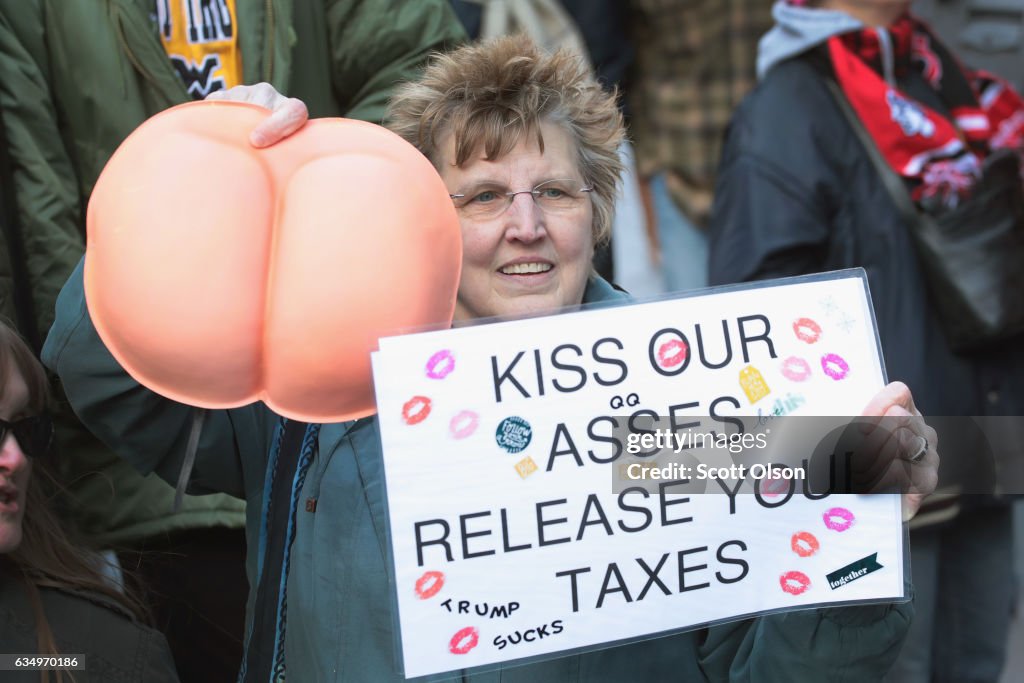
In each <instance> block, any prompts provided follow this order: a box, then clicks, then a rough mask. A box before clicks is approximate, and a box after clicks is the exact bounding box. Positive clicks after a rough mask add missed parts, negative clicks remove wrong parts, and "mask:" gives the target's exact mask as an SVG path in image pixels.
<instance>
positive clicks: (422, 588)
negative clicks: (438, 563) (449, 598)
mask: <svg viewBox="0 0 1024 683" xmlns="http://www.w3.org/2000/svg"><path fill="white" fill-rule="evenodd" d="M443 587H444V574H442V573H441V572H427V573H426V574H424V575H423V576H421V577H420V578H419V579H417V580H416V588H415V591H416V597H417V598H419V599H420V600H427V599H428V598H432V597H434V596H435V595H437V594H438V592H440V590H441V588H443Z"/></svg>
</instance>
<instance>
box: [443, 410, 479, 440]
mask: <svg viewBox="0 0 1024 683" xmlns="http://www.w3.org/2000/svg"><path fill="white" fill-rule="evenodd" d="M478 424H480V416H479V415H477V414H476V413H474V412H473V411H472V410H463V411H462V412H461V413H459V414H457V415H456V416H455V417H453V418H452V420H451V422H449V423H448V431H449V432H450V433H451V435H452V437H453V438H456V439H465V438H466V437H467V436H470V435H472V434H473V432H475V431H476V427H477V425H478Z"/></svg>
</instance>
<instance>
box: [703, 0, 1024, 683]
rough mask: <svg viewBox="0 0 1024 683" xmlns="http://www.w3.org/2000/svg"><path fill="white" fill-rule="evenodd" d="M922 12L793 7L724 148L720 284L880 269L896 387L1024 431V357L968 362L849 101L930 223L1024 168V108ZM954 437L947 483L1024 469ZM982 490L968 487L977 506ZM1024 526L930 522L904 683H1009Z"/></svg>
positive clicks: (986, 510) (865, 5)
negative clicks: (987, 166)
mask: <svg viewBox="0 0 1024 683" xmlns="http://www.w3.org/2000/svg"><path fill="white" fill-rule="evenodd" d="M910 4H911V3H910V0H819V1H818V2H808V1H807V0H803V1H800V0H788V1H785V0H780V1H779V2H776V4H775V6H774V8H773V16H774V18H775V22H776V24H775V26H774V28H773V29H772V30H771V31H769V33H767V34H766V35H765V36H764V37H763V39H762V40H761V43H760V46H759V58H758V77H759V85H758V87H757V88H756V89H755V90H754V91H753V92H752V93H751V94H750V95H749V96H748V97H747V98H746V99H745V100H744V102H743V103H742V104H741V105H740V106H739V107H738V108H737V110H736V112H735V114H734V116H733V119H732V122H731V124H730V128H729V132H728V135H727V140H726V142H725V148H724V151H723V156H722V163H721V166H720V171H719V177H718V182H717V185H716V196H715V200H714V205H713V208H712V217H711V235H710V257H709V274H710V280H711V284H713V285H715V284H727V283H733V282H740V281H748V280H756V279H763V278H769V277H781V276H788V275H801V274H807V273H814V272H823V271H830V270H837V269H841V268H853V267H863V268H865V269H866V271H867V274H868V280H869V285H870V288H871V293H872V297H873V301H874V307H875V315H876V319H877V322H878V327H879V334H880V338H881V344H882V349H883V353H884V356H885V362H886V369H887V371H888V375H889V379H890V380H901V381H904V382H906V383H908V384H909V385H910V386H913V387H915V391H916V392H919V394H920V401H919V404H920V405H921V410H922V412H924V413H925V414H926V415H930V416H957V417H959V416H1011V415H1016V416H1019V415H1022V414H1024V339H1021V338H1020V337H1019V336H1018V337H1016V338H1013V339H1010V340H1008V341H1005V342H1000V343H996V344H992V345H990V346H988V347H986V348H985V349H984V350H982V351H975V352H970V353H967V352H954V351H953V349H952V348H951V345H950V343H949V341H948V340H947V339H946V338H945V336H944V333H943V329H942V327H941V324H940V322H939V318H938V315H937V312H936V310H935V308H934V303H933V300H932V299H931V298H930V297H931V296H932V295H931V294H930V293H929V290H928V286H927V283H926V281H925V277H924V275H923V273H922V270H921V266H920V263H919V261H918V257H917V254H916V251H915V245H914V242H913V239H912V236H911V234H910V231H909V226H908V225H907V220H906V219H905V218H904V217H903V214H902V213H901V212H900V210H899V209H898V208H897V206H896V204H895V202H894V201H893V199H892V196H891V195H890V194H889V192H887V190H886V187H885V184H884V182H883V180H882V177H881V175H880V173H879V172H878V171H877V170H876V167H875V166H874V165H873V163H872V161H871V157H870V156H869V154H868V151H867V148H866V146H865V144H864V143H863V142H862V141H861V139H860V138H859V137H858V135H857V133H856V132H855V129H854V128H853V126H852V124H851V122H850V121H849V120H847V118H846V116H845V115H844V114H843V110H842V109H841V108H840V105H839V103H838V101H837V99H836V97H837V95H838V96H841V97H842V98H844V99H845V100H846V102H847V103H848V104H849V106H850V107H851V108H852V110H853V112H854V113H855V115H856V117H857V119H859V121H860V123H861V124H862V126H863V127H864V129H866V131H867V133H868V135H869V137H870V139H871V140H872V141H873V143H874V144H875V146H876V147H877V149H878V150H879V151H880V153H881V155H882V157H883V158H884V161H885V163H886V164H887V165H888V166H889V167H891V168H892V170H893V171H895V173H896V174H898V176H899V177H901V178H902V180H903V182H904V183H905V185H906V187H907V189H908V191H909V193H910V197H911V198H912V200H913V202H914V205H915V207H916V208H917V210H918V211H922V212H927V213H929V214H930V215H933V216H939V215H942V214H944V213H945V212H948V211H950V210H952V209H954V208H955V207H957V206H958V205H960V204H961V203H962V202H965V201H970V199H971V197H972V196H973V192H974V190H975V188H976V185H977V182H978V179H979V177H980V174H981V169H982V167H983V164H984V161H985V159H986V158H987V157H989V156H991V155H993V154H994V153H996V152H999V151H1000V150H1009V153H1013V154H1017V155H1020V154H1021V153H1022V151H1024V100H1022V99H1021V97H1020V96H1019V95H1017V93H1015V92H1014V91H1013V89H1012V88H1011V87H1010V86H1009V85H1008V84H1007V83H1006V82H1005V81H1003V80H1001V79H1000V78H998V77H996V76H995V75H992V74H988V73H984V72H979V71H972V70H971V69H969V68H968V67H967V66H966V65H964V64H962V63H961V62H960V61H959V60H958V59H957V57H956V55H955V54H954V53H953V52H951V51H950V49H949V47H948V46H946V45H944V44H943V43H942V42H941V41H940V40H939V39H938V37H937V36H936V35H934V33H933V32H932V31H931V30H930V29H929V28H928V26H926V25H925V24H924V23H922V22H921V21H919V20H918V19H916V18H915V17H914V16H913V14H911V13H910V11H909V10H910ZM829 81H832V82H833V83H834V84H835V86H837V91H834V90H833V89H832V88H831V87H830V85H829ZM1000 153H1001V154H1006V152H1000ZM1022 266H1024V264H1022ZM817 312H818V313H821V314H822V315H825V313H823V312H822V311H817ZM940 422H941V419H940ZM950 423H951V424H963V422H962V421H961V422H957V421H955V420H954V421H951V422H950ZM939 431H940V439H941V440H942V443H943V468H944V469H945V468H946V465H947V462H952V463H953V465H954V467H956V465H957V463H958V462H959V463H961V464H962V466H963V467H964V468H965V469H975V470H980V469H982V468H984V467H986V466H987V467H989V469H991V468H993V467H995V468H998V467H1000V466H1005V465H1006V464H1007V463H1009V464H1011V465H1017V466H1019V464H1020V460H1021V457H1020V456H1021V453H1020V446H1019V443H1020V441H1019V440H1016V441H1014V442H1011V441H1012V440H1006V441H1007V443H1005V444H1003V443H1000V444H994V445H993V446H992V451H993V452H991V453H988V452H985V451H983V450H982V449H981V447H980V446H979V441H978V440H977V438H976V437H977V435H976V434H969V433H957V432H956V431H953V432H951V433H946V434H943V433H942V430H941V427H940V428H939ZM993 455H994V456H995V457H994V458H993V457H991V456H993ZM993 463H994V464H993ZM993 477H996V478H997V479H998V469H996V471H995V472H994V473H993ZM980 490H981V489H980V487H975V488H973V489H971V488H969V487H968V486H966V485H965V486H964V488H963V493H975V494H977V493H978V492H979V491H980ZM1011 512H1012V510H1011V507H1010V505H1009V503H1008V502H1006V501H1005V499H1000V498H998V497H994V496H990V495H961V496H959V497H957V496H951V497H948V498H944V499H941V500H936V501H934V502H933V504H932V505H931V506H930V510H928V511H926V512H925V513H923V516H922V523H919V524H918V525H917V526H916V527H915V528H912V530H911V550H912V573H913V581H914V593H915V611H916V617H915V620H914V623H913V624H912V626H911V633H910V635H909V637H908V639H907V642H906V644H905V646H904V648H903V651H902V653H901V655H900V658H899V660H898V661H897V664H896V665H895V667H894V669H893V670H892V671H891V672H890V674H889V678H888V679H887V680H890V681H922V682H934V681H957V682H958V683H969V682H972V681H979V682H980V681H997V680H998V679H999V676H1000V672H1001V670H1002V667H1003V662H1004V659H1005V653H1006V635H1007V632H1008V628H1009V621H1010V609H1011V603H1012V598H1011V596H1012V593H1013V571H1012V558H1013V553H1012V528H1011ZM928 521H931V522H932V523H931V524H925V522H928Z"/></svg>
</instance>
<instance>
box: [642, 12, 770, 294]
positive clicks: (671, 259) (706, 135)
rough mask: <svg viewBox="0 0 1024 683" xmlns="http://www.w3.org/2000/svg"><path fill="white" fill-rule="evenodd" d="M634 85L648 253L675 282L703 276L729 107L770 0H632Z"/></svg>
mask: <svg viewBox="0 0 1024 683" xmlns="http://www.w3.org/2000/svg"><path fill="white" fill-rule="evenodd" d="M631 3H632V38H633V42H634V45H635V46H636V63H635V67H636V68H635V73H634V78H633V80H632V82H631V90H630V93H629V104H630V108H631V109H630V111H631V113H632V121H631V123H630V130H631V133H632V137H633V138H634V141H635V144H636V156H637V166H638V169H639V172H640V176H641V179H642V181H643V187H644V204H645V211H646V214H647V224H648V236H649V238H650V240H651V247H652V258H653V260H654V261H655V263H658V262H660V264H661V267H662V269H663V271H664V276H665V282H666V285H667V288H668V289H669V290H670V291H677V290H682V289H692V288H694V287H703V286H705V285H706V284H707V253H708V249H707V235H706V232H705V229H706V225H707V221H708V215H709V213H710V210H711V196H712V190H713V188H714V184H715V169H716V168H717V166H718V159H719V156H720V153H721V141H722V137H723V135H724V132H725V128H726V125H727V124H728V123H729V118H730V116H731V115H732V112H733V109H734V108H735V106H736V105H737V104H739V102H740V100H741V99H742V98H743V96H744V95H746V93H747V92H748V91H749V90H750V89H751V87H752V86H753V85H754V82H755V73H754V67H755V63H756V61H757V41H758V39H759V38H760V37H761V35H762V34H763V33H765V32H766V31H767V30H768V29H769V28H771V26H772V17H771V3H769V2H766V1H765V0H631Z"/></svg>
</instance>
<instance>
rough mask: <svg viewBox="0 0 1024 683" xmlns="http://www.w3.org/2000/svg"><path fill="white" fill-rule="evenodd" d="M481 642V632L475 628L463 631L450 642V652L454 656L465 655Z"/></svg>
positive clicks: (471, 627)
mask: <svg viewBox="0 0 1024 683" xmlns="http://www.w3.org/2000/svg"><path fill="white" fill-rule="evenodd" d="M479 642H480V632H479V631H477V630H476V628H475V627H473V626H467V627H466V628H464V629H462V630H461V631H459V632H458V633H456V634H455V635H454V636H452V639H451V640H450V641H448V651H449V652H451V653H452V654H453V655H464V654H466V653H467V652H469V651H470V650H472V649H473V648H474V647H476V646H477V644H478V643H479Z"/></svg>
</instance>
